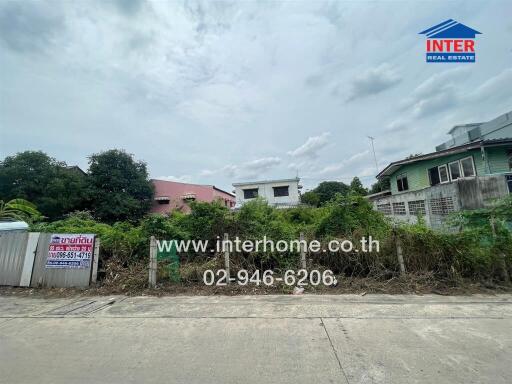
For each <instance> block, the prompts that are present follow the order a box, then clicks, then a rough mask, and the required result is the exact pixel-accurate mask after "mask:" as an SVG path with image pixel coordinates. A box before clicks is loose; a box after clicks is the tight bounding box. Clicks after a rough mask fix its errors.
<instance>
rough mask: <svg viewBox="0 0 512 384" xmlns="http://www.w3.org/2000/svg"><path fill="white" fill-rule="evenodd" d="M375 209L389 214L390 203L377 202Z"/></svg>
mask: <svg viewBox="0 0 512 384" xmlns="http://www.w3.org/2000/svg"><path fill="white" fill-rule="evenodd" d="M377 211H379V212H382V213H383V214H385V215H391V204H390V203H381V204H377Z"/></svg>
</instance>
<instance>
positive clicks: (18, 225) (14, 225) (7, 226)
mask: <svg viewBox="0 0 512 384" xmlns="http://www.w3.org/2000/svg"><path fill="white" fill-rule="evenodd" d="M20 230H21V231H26V230H28V224H27V223H25V222H24V221H0V231H20Z"/></svg>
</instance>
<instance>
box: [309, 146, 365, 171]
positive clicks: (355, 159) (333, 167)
mask: <svg viewBox="0 0 512 384" xmlns="http://www.w3.org/2000/svg"><path fill="white" fill-rule="evenodd" d="M369 153H370V151H369V150H366V151H363V152H359V153H356V154H354V155H352V156H350V157H349V158H348V159H346V160H343V161H341V162H339V163H335V164H329V165H327V166H325V167H323V168H322V169H321V170H320V171H319V173H320V174H321V175H325V174H331V173H335V172H339V171H341V170H344V169H346V168H347V167H349V166H354V165H355V164H357V163H360V161H361V160H362V159H364V162H367V161H369V160H370V159H369V157H368V154H369Z"/></svg>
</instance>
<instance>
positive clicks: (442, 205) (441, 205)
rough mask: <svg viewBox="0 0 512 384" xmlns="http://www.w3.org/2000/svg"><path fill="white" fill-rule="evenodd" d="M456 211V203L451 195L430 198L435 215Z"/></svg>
mask: <svg viewBox="0 0 512 384" xmlns="http://www.w3.org/2000/svg"><path fill="white" fill-rule="evenodd" d="M454 211H455V204H454V202H453V198H452V197H451V196H447V197H439V198H435V199H430V212H431V213H432V214H433V215H448V214H450V213H452V212H454Z"/></svg>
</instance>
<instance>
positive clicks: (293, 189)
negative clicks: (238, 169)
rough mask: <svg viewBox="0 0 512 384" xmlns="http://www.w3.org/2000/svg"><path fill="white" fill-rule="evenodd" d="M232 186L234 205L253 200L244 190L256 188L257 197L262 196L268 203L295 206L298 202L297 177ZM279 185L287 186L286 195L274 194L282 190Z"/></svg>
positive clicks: (276, 205)
mask: <svg viewBox="0 0 512 384" xmlns="http://www.w3.org/2000/svg"><path fill="white" fill-rule="evenodd" d="M233 187H235V196H236V207H240V206H242V205H243V204H244V203H246V202H247V201H251V200H253V198H247V197H246V196H245V195H246V192H244V191H246V190H247V191H249V190H254V189H257V190H258V197H263V198H264V199H266V200H267V202H268V203H269V204H270V205H273V206H275V207H278V208H280V207H282V208H286V207H290V206H295V205H298V204H299V203H300V192H299V190H300V187H299V179H298V178H297V179H284V180H268V181H255V182H247V183H235V184H233ZM280 187H288V196H276V194H279V193H278V191H281V192H282V191H283V188H280Z"/></svg>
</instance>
